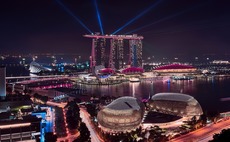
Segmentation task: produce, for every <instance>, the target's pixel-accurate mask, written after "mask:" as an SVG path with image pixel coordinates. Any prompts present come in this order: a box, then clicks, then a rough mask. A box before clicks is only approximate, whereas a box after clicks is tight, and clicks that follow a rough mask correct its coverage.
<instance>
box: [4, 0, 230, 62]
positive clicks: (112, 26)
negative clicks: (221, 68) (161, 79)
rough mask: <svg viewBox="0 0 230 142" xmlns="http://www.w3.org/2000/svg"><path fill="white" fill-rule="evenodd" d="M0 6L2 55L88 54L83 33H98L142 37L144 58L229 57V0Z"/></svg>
mask: <svg viewBox="0 0 230 142" xmlns="http://www.w3.org/2000/svg"><path fill="white" fill-rule="evenodd" d="M0 8H1V12H0V13H1V17H2V22H1V27H0V29H1V31H2V32H1V34H0V37H1V40H0V46H1V49H0V51H1V52H2V53H12V52H14V53H35V52H36V53H48V52H50V53H78V54H80V55H83V56H90V52H91V40H89V39H87V38H84V37H83V35H84V34H90V33H89V32H100V33H104V34H112V33H115V34H133V33H135V34H138V35H141V36H144V40H143V56H145V57H147V56H152V55H158V56H169V55H171V54H173V55H176V54H185V55H194V56H195V55H200V54H230V50H229V48H228V46H229V44H230V43H229V41H228V40H227V38H228V33H229V31H230V28H229V24H230V20H229V19H228V16H229V15H230V10H229V9H228V6H227V2H226V1H224V2H220V1H217V0H205V1H202V2H201V1H198V0H195V1H192V0H189V1H182V0H176V1H173V2H172V1H169V0H154V1H147V0H145V1H131V0H127V1H125V2H124V1H120V0H119V1H99V0H98V1H93V0H92V1H89V0H87V1H83V0H81V1H77V2H76V1H61V0H52V1H33V2H32V1H29V0H24V1H20V2H19V1H15V0H11V1H7V2H6V1H5V2H2V4H1V6H0ZM99 19H100V20H101V21H100V20H99ZM79 20H80V22H79ZM81 22H82V23H81ZM87 29H89V31H88V30H87Z"/></svg>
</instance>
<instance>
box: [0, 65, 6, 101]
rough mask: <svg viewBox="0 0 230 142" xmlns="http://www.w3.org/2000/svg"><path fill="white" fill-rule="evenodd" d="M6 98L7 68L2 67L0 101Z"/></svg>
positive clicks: (0, 69) (0, 68)
mask: <svg viewBox="0 0 230 142" xmlns="http://www.w3.org/2000/svg"><path fill="white" fill-rule="evenodd" d="M5 98H6V67H0V99H1V100H4V99H5Z"/></svg>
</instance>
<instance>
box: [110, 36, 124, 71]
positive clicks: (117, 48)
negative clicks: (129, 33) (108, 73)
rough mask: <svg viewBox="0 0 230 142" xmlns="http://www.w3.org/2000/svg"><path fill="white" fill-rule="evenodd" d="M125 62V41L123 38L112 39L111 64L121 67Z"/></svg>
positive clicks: (113, 66)
mask: <svg viewBox="0 0 230 142" xmlns="http://www.w3.org/2000/svg"><path fill="white" fill-rule="evenodd" d="M123 63H124V41H123V39H110V56H109V66H110V67H111V68H116V69H121V68H123V65H124V64H123Z"/></svg>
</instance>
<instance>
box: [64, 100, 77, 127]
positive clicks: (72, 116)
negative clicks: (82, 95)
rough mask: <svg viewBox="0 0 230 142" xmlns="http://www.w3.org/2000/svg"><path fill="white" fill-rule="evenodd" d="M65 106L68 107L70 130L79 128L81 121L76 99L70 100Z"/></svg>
mask: <svg viewBox="0 0 230 142" xmlns="http://www.w3.org/2000/svg"><path fill="white" fill-rule="evenodd" d="M65 108H68V109H67V112H66V122H67V124H68V128H69V129H70V130H74V129H77V128H78V127H79V123H80V121H81V118H80V109H79V107H78V105H77V104H76V103H75V102H74V101H71V102H68V104H67V105H66V106H65Z"/></svg>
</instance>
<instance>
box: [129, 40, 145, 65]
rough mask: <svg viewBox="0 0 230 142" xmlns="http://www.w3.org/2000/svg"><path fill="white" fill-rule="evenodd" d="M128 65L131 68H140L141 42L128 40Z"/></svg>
mask: <svg viewBox="0 0 230 142" xmlns="http://www.w3.org/2000/svg"><path fill="white" fill-rule="evenodd" d="M129 64H130V66H131V67H142V41H141V40H140V39H131V40H129Z"/></svg>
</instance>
